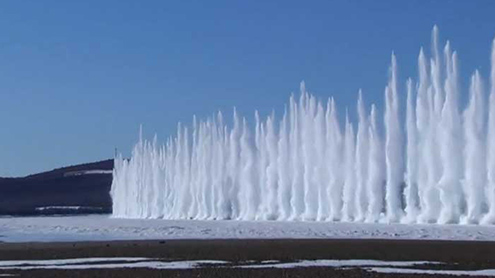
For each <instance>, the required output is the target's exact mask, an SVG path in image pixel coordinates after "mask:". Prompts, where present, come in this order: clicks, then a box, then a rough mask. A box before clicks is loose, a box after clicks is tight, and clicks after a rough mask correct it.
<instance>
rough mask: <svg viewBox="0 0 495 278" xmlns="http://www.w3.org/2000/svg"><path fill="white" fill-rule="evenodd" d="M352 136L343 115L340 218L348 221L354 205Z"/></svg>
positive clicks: (353, 212) (354, 185)
mask: <svg viewBox="0 0 495 278" xmlns="http://www.w3.org/2000/svg"><path fill="white" fill-rule="evenodd" d="M355 141H356V140H355V136H354V128H353V127H352V124H351V123H350V122H349V116H348V115H347V111H346V117H345V135H344V161H343V163H344V175H345V176H344V191H343V196H342V199H343V206H342V220H343V221H346V222H349V221H353V220H354V216H355V207H354V197H355V190H356V189H355V187H356V176H355V174H356V173H355V164H354V163H355V156H356V148H355V147H356V145H355V144H356V142H355Z"/></svg>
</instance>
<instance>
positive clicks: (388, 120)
mask: <svg viewBox="0 0 495 278" xmlns="http://www.w3.org/2000/svg"><path fill="white" fill-rule="evenodd" d="M401 141H402V138H401V131H400V123H399V96H398V89H397V62H396V59H395V55H393V54H392V64H391V66H390V80H389V83H388V85H387V88H386V89H385V162H386V173H387V180H386V192H385V199H386V204H387V206H386V208H387V219H388V221H390V222H397V221H399V220H400V217H401V216H402V213H401V210H402V205H401V195H400V192H401V186H402V178H403V173H402V163H403V162H402V155H401V152H402V149H401V148H402V147H401Z"/></svg>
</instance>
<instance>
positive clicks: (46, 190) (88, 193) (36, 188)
mask: <svg viewBox="0 0 495 278" xmlns="http://www.w3.org/2000/svg"><path fill="white" fill-rule="evenodd" d="M112 170H113V159H107V160H102V161H97V162H91V163H85V164H79V165H72V166H67V167H62V168H58V169H54V170H51V171H47V172H42V173H37V174H32V175H28V176H26V177H18V178H0V215H40V214H41V215H49V214H87V213H110V212H111V204H112V201H111V198H110V195H109V192H110V186H111V183H112V174H111V173H112V172H111V171H112Z"/></svg>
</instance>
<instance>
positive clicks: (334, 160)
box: [326, 98, 344, 221]
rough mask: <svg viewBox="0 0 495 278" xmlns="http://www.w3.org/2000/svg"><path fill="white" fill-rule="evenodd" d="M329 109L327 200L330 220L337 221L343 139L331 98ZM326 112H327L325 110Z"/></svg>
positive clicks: (342, 169) (339, 204)
mask: <svg viewBox="0 0 495 278" xmlns="http://www.w3.org/2000/svg"><path fill="white" fill-rule="evenodd" d="M329 102H330V109H329V112H327V114H328V116H327V146H328V148H327V150H326V158H327V159H326V160H327V162H328V171H329V176H330V177H329V181H328V182H329V188H328V192H327V193H328V196H329V197H328V198H329V200H330V220H333V221H338V220H340V219H341V218H342V213H341V212H342V206H343V198H342V197H343V189H344V188H343V185H344V165H343V163H342V162H343V161H344V151H343V150H344V146H343V145H344V138H343V136H342V131H341V128H340V124H339V120H338V119H337V106H336V104H335V100H334V99H333V98H331V99H330V100H329ZM327 111H328V110H327Z"/></svg>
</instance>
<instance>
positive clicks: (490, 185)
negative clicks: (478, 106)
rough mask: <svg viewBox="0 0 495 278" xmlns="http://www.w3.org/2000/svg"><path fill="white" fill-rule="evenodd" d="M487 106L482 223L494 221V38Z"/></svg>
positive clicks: (494, 41)
mask: <svg viewBox="0 0 495 278" xmlns="http://www.w3.org/2000/svg"><path fill="white" fill-rule="evenodd" d="M488 103H489V104H488V105H489V108H488V110H489V111H488V137H487V142H486V144H487V174H488V176H487V178H488V181H487V190H486V194H487V197H488V206H489V207H488V213H487V214H486V216H485V217H484V219H483V223H484V224H493V223H495V40H493V42H492V55H491V72H490V99H489V102H488Z"/></svg>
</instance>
